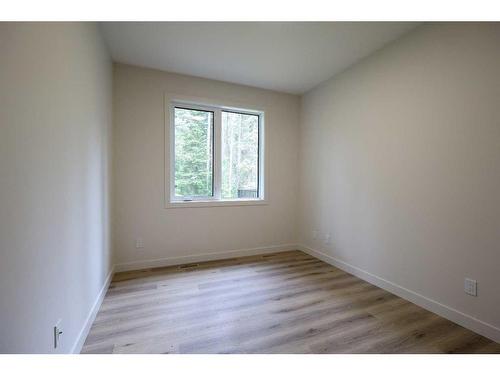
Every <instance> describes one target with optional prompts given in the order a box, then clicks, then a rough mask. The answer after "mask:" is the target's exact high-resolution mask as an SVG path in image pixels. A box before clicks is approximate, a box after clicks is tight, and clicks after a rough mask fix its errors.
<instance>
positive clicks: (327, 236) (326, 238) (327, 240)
mask: <svg viewBox="0 0 500 375" xmlns="http://www.w3.org/2000/svg"><path fill="white" fill-rule="evenodd" d="M324 242H325V245H330V243H331V242H332V236H331V235H330V233H327V234H325V241H324Z"/></svg>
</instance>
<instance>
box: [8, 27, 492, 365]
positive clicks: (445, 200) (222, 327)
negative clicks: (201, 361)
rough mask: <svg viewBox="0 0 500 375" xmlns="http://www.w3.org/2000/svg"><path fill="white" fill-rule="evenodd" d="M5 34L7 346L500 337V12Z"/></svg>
mask: <svg viewBox="0 0 500 375" xmlns="http://www.w3.org/2000/svg"><path fill="white" fill-rule="evenodd" d="M0 47H1V51H2V52H1V54H2V55H1V57H0V59H1V63H0V83H1V87H0V99H1V104H0V105H1V110H0V122H1V125H0V171H1V190H0V207H1V214H0V224H1V227H0V245H1V249H0V303H1V316H0V319H1V320H0V353H4V354H9V353H10V354H16V353H18V354H22V353H24V354H68V353H73V354H78V353H81V354H455V353H456V354H498V353H500V289H499V286H500V200H499V192H500V173H499V165H500V23H498V22H440V21H433V22H425V21H411V22H410V21H397V22H386V21H377V22H375V21H363V22H353V21H349V22H341V21H328V22H319V21H315V22H301V21H293V22H292V21H290V22H284V21H279V22H276V21H273V22H263V21H251V22H236V21H232V22H205V21H189V22H178V21H155V22H126V21H121V22H108V21H96V22H83V21H78V22H76V21H75V22H1V23H0ZM82 357H86V358H92V357H96V356H91V355H89V356H81V357H79V358H82ZM100 357H106V358H107V357H108V356H100ZM130 357H133V356H130ZM163 357H168V356H163ZM180 357H182V356H180ZM221 357H231V356H221ZM249 357H250V358H252V357H254V358H256V357H257V356H249ZM278 357H279V356H278ZM314 357H315V358H318V356H314ZM325 357H328V356H325ZM443 357H444V356H443ZM446 357H448V356H446ZM470 357H476V356H470ZM477 357H481V356H477ZM486 357H494V358H496V359H498V356H495V355H493V356H486ZM496 363H497V365H498V361H497V362H496Z"/></svg>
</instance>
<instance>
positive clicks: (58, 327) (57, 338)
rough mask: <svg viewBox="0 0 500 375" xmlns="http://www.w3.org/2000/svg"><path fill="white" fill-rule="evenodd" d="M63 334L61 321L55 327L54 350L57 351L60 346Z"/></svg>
mask: <svg viewBox="0 0 500 375" xmlns="http://www.w3.org/2000/svg"><path fill="white" fill-rule="evenodd" d="M62 334H63V329H62V319H59V320H58V321H57V323H56V324H55V326H54V349H57V348H58V347H59V346H60V342H61V335H62Z"/></svg>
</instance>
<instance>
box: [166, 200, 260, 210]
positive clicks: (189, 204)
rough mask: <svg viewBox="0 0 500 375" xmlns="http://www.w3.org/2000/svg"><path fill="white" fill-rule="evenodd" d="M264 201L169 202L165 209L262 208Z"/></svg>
mask: <svg viewBox="0 0 500 375" xmlns="http://www.w3.org/2000/svg"><path fill="white" fill-rule="evenodd" d="M267 204H268V201H267V200H265V199H232V200H218V201H215V200H214V201H171V202H167V204H166V206H165V208H194V207H234V206H262V205H267Z"/></svg>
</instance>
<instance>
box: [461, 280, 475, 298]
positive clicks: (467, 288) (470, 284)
mask: <svg viewBox="0 0 500 375" xmlns="http://www.w3.org/2000/svg"><path fill="white" fill-rule="evenodd" d="M464 292H465V293H467V294H470V295H471V296H477V281H476V280H472V279H465V283H464Z"/></svg>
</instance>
